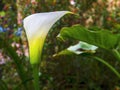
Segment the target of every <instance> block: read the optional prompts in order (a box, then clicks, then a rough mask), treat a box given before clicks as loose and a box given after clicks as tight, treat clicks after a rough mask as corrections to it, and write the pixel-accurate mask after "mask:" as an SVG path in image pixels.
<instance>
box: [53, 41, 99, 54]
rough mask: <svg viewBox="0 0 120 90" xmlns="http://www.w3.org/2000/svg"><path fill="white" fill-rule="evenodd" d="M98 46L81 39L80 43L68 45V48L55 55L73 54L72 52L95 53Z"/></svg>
mask: <svg viewBox="0 0 120 90" xmlns="http://www.w3.org/2000/svg"><path fill="white" fill-rule="evenodd" d="M96 49H97V47H96V46H94V45H91V44H88V43H85V42H82V41H80V42H79V43H78V44H76V45H73V46H70V47H68V48H67V49H65V50H63V51H61V52H59V53H58V54H55V55H54V56H60V55H71V54H77V55H79V54H82V53H95V50H96Z"/></svg>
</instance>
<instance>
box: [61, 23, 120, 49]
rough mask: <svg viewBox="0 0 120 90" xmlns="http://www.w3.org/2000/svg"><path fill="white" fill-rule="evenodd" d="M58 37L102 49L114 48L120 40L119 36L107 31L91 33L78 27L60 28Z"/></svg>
mask: <svg viewBox="0 0 120 90" xmlns="http://www.w3.org/2000/svg"><path fill="white" fill-rule="evenodd" d="M59 37H60V38H62V39H67V38H72V39H76V40H79V41H84V42H87V43H89V44H92V45H95V46H98V47H100V48H104V49H113V48H116V47H117V46H118V44H119V40H120V34H112V33H111V32H110V31H108V30H99V31H92V30H88V29H87V28H85V27H83V26H80V25H74V26H72V27H65V28H62V30H61V32H60V35H59Z"/></svg>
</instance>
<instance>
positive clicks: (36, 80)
mask: <svg viewBox="0 0 120 90" xmlns="http://www.w3.org/2000/svg"><path fill="white" fill-rule="evenodd" d="M32 67H33V78H34V81H33V83H34V89H35V90H40V87H39V65H38V64H34V65H32Z"/></svg>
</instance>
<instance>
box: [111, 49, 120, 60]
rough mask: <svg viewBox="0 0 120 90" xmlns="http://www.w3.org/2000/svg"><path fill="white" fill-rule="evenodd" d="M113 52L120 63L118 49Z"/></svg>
mask: <svg viewBox="0 0 120 90" xmlns="http://www.w3.org/2000/svg"><path fill="white" fill-rule="evenodd" d="M112 52H113V55H114V56H115V57H116V59H117V60H118V61H119V62H120V53H119V52H118V51H117V50H116V49H113V50H112Z"/></svg>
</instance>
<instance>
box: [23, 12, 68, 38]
mask: <svg viewBox="0 0 120 90" xmlns="http://www.w3.org/2000/svg"><path fill="white" fill-rule="evenodd" d="M66 13H68V11H56V12H49V13H36V14H32V15H30V16H28V17H26V18H25V19H24V27H25V30H26V33H27V37H28V39H31V38H34V37H35V36H36V37H37V36H38V37H39V36H41V35H42V33H46V34H47V33H48V31H49V30H50V28H51V27H52V25H53V24H54V23H55V22H56V21H57V20H59V19H60V18H61V17H62V16H63V15H65V14H66Z"/></svg>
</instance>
